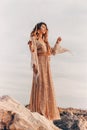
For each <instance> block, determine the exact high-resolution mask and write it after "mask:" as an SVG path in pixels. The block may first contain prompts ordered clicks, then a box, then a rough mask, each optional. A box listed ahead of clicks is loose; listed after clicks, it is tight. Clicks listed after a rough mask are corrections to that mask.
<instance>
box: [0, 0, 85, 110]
mask: <svg viewBox="0 0 87 130" xmlns="http://www.w3.org/2000/svg"><path fill="white" fill-rule="evenodd" d="M41 21H43V22H45V23H46V24H47V26H48V29H49V42H50V45H51V46H53V45H54V44H55V42H56V39H57V37H58V36H61V38H62V42H61V46H62V47H66V48H68V49H70V50H71V51H72V54H73V55H71V54H69V53H64V54H58V55H56V56H51V71H52V77H53V81H54V88H55V98H56V101H57V106H60V107H74V108H82V109H87V0H66V1H65V0H3V1H1V2H0V96H2V95H9V96H11V97H13V98H15V99H17V100H18V101H19V102H21V103H22V104H24V105H25V104H28V103H29V99H30V93H31V87H32V69H31V66H30V62H31V54H30V50H29V48H28V45H27V42H28V40H29V35H30V32H31V31H32V29H33V28H34V26H35V24H37V23H38V22H41Z"/></svg>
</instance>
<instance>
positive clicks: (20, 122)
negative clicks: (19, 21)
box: [0, 96, 60, 130]
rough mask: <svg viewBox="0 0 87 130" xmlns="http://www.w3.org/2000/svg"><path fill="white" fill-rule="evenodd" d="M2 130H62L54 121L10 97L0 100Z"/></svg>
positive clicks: (0, 129)
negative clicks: (32, 111)
mask: <svg viewBox="0 0 87 130" xmlns="http://www.w3.org/2000/svg"><path fill="white" fill-rule="evenodd" d="M0 130H60V129H59V128H58V127H56V126H55V125H54V124H53V122H52V121H49V120H47V119H46V118H45V117H44V116H42V115H40V114H38V113H36V112H34V113H31V112H30V111H29V109H27V108H25V106H23V105H21V104H20V103H19V102H17V101H16V100H14V99H12V98H10V97H9V96H3V97H1V98H0Z"/></svg>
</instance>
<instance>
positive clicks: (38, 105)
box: [28, 22, 69, 120]
mask: <svg viewBox="0 0 87 130" xmlns="http://www.w3.org/2000/svg"><path fill="white" fill-rule="evenodd" d="M30 38H31V39H30V40H29V42H28V44H29V48H30V51H31V61H32V68H33V83H32V91H31V97H30V103H29V104H30V107H29V109H30V110H31V111H32V112H38V113H40V114H41V115H43V116H45V117H46V118H48V119H49V120H55V119H60V114H59V110H58V108H57V105H56V101H55V94H54V86H53V81H52V76H51V70H50V56H51V55H55V54H58V53H64V52H66V51H69V50H68V49H66V48H62V47H61V46H60V45H59V43H60V41H61V37H58V39H57V41H56V43H55V45H54V47H53V48H51V47H50V44H49V42H48V28H47V25H46V24H45V23H44V22H40V23H38V24H36V26H35V27H34V29H33V31H32V32H31V34H30Z"/></svg>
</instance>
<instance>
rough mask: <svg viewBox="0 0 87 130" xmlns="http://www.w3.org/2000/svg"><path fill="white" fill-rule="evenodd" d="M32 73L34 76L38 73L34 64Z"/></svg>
mask: <svg viewBox="0 0 87 130" xmlns="http://www.w3.org/2000/svg"><path fill="white" fill-rule="evenodd" d="M33 72H34V73H35V74H37V73H38V69H37V66H36V65H35V64H33Z"/></svg>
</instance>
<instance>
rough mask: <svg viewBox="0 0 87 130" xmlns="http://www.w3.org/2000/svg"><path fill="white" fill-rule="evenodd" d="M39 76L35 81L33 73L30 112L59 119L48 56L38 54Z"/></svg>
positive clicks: (51, 118)
mask: <svg viewBox="0 0 87 130" xmlns="http://www.w3.org/2000/svg"><path fill="white" fill-rule="evenodd" d="M38 62H39V76H38V78H37V82H36V80H35V77H34V75H33V83H32V91H31V96H30V103H29V104H30V107H29V109H30V110H31V111H32V112H38V113H40V114H41V115H43V116H45V117H46V118H48V119H49V120H55V119H60V114H59V110H58V108H57V106H56V101H55V94H54V86H53V81H52V76H51V70H50V57H48V56H38Z"/></svg>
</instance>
